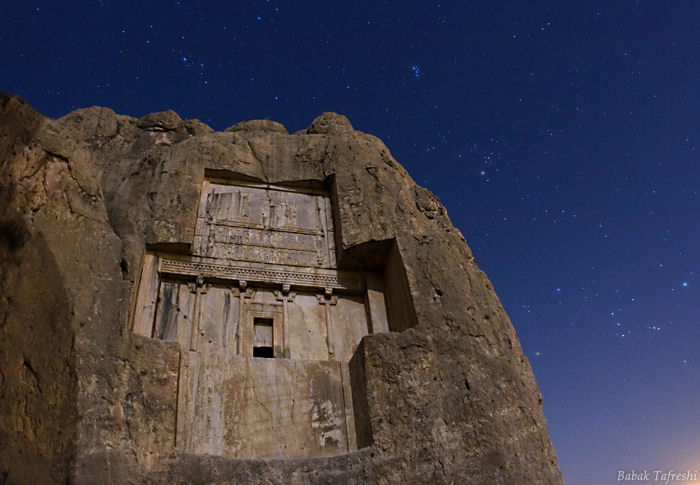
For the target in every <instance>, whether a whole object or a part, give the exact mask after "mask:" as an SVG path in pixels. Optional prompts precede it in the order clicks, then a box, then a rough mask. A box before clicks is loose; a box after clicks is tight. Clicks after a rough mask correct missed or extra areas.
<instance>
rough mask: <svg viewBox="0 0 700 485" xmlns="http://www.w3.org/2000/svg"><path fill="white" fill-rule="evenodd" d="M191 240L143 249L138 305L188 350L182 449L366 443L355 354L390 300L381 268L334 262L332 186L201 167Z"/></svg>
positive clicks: (314, 451)
mask: <svg viewBox="0 0 700 485" xmlns="http://www.w3.org/2000/svg"><path fill="white" fill-rule="evenodd" d="M191 247H192V251H191V255H173V254H167V253H163V252H148V253H146V255H145V256H144V261H143V265H142V270H141V277H140V283H139V287H138V291H137V297H136V302H135V306H134V311H133V331H134V332H135V333H137V334H139V335H143V336H145V337H150V338H154V339H161V340H166V341H174V342H177V343H178V345H179V348H180V352H181V357H180V371H179V378H178V380H179V383H178V396H177V409H178V412H177V419H176V424H175V427H176V429H175V435H176V439H175V445H176V447H177V448H180V449H183V450H187V451H191V452H196V453H209V454H218V455H223V456H231V457H239V458H242V457H245V458H248V457H265V456H315V455H329V454H337V453H341V452H348V451H352V450H355V449H357V442H356V439H355V435H356V430H355V420H354V409H353V405H352V402H353V401H352V387H351V384H350V377H349V372H348V366H347V363H348V362H349V361H350V359H351V358H352V356H353V354H354V352H355V349H356V348H357V345H358V344H359V342H360V340H361V339H362V337H364V336H365V335H368V334H369V333H372V331H374V332H381V331H387V330H388V321H387V308H386V303H385V301H384V283H383V275H382V274H381V273H375V272H361V271H349V270H338V269H337V264H336V254H335V242H334V227H333V218H332V210H331V203H330V199H329V197H328V195H327V194H326V193H325V192H323V191H321V190H311V189H292V188H289V187H284V186H271V185H264V184H251V183H246V182H240V181H235V182H232V181H225V180H216V181H213V180H208V179H205V180H204V181H203V183H202V188H201V197H200V201H199V206H198V214H197V222H196V229H195V237H194V241H193V243H192V246H191Z"/></svg>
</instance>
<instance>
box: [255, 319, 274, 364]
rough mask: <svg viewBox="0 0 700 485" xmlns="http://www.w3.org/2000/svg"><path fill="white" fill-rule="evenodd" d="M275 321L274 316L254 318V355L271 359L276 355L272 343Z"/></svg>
mask: <svg viewBox="0 0 700 485" xmlns="http://www.w3.org/2000/svg"><path fill="white" fill-rule="evenodd" d="M273 323H274V322H273V320H272V318H258V317H255V318H254V319H253V327H254V328H255V343H254V344H253V357H266V358H268V359H270V358H273V357H274V356H275V351H274V348H273V343H272V342H273V339H272V331H273Z"/></svg>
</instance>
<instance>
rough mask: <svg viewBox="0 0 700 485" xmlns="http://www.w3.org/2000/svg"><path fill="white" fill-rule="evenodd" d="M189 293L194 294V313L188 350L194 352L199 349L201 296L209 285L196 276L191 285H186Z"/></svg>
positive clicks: (207, 289) (202, 278)
mask: <svg viewBox="0 0 700 485" xmlns="http://www.w3.org/2000/svg"><path fill="white" fill-rule="evenodd" d="M187 286H188V287H189V289H190V293H193V294H194V311H193V312H192V333H191V334H190V350H192V351H196V350H197V349H198V348H199V334H200V333H201V331H200V328H199V326H200V313H201V308H202V302H201V296H202V295H205V294H206V293H207V291H209V288H210V287H211V285H209V284H205V283H204V277H202V276H197V279H196V280H195V281H194V282H193V283H188V284H187Z"/></svg>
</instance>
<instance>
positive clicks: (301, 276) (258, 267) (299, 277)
mask: <svg viewBox="0 0 700 485" xmlns="http://www.w3.org/2000/svg"><path fill="white" fill-rule="evenodd" d="M158 271H159V272H160V273H166V274H172V275H186V276H195V277H196V276H201V277H204V278H218V279H224V280H236V281H246V282H248V283H273V284H280V285H290V287H297V288H298V287H303V288H323V289H331V288H332V289H334V290H344V291H349V292H361V291H363V290H364V280H363V278H362V273H360V272H357V271H343V270H334V269H320V268H309V269H308V270H306V269H304V268H294V267H290V266H279V265H273V264H260V263H256V264H255V266H253V265H251V264H246V263H245V262H243V261H240V262H239V261H232V262H231V263H229V264H219V263H215V262H209V261H202V260H196V259H174V258H168V257H163V256H161V257H159V264H158Z"/></svg>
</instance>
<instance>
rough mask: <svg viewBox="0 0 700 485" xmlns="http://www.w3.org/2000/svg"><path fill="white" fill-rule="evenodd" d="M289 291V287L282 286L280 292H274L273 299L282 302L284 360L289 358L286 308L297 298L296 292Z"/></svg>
mask: <svg viewBox="0 0 700 485" xmlns="http://www.w3.org/2000/svg"><path fill="white" fill-rule="evenodd" d="M290 289H291V287H290V285H282V291H279V290H278V291H275V298H276V299H277V301H280V302H282V356H283V357H284V358H286V359H288V358H289V357H290V349H289V316H288V306H289V305H290V303H294V298H296V296H297V293H296V291H290Z"/></svg>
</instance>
